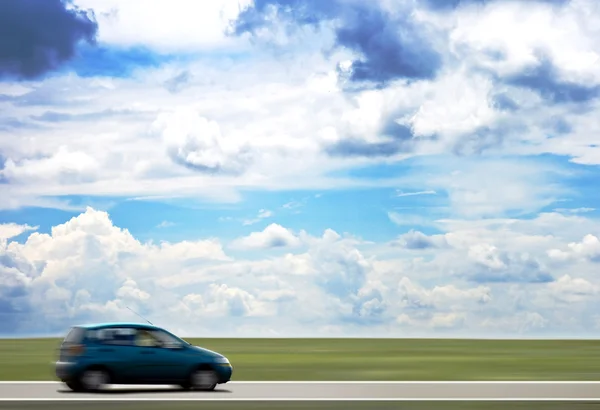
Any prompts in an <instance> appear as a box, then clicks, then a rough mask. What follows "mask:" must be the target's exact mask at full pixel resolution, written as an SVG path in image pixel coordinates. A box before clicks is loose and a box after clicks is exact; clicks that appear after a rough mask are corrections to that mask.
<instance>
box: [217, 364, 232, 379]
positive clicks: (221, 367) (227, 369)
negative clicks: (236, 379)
mask: <svg viewBox="0 0 600 410" xmlns="http://www.w3.org/2000/svg"><path fill="white" fill-rule="evenodd" d="M215 367H216V369H215V370H216V372H217V375H218V376H219V382H218V383H219V384H224V383H227V382H228V381H230V380H231V376H232V374H233V367H232V366H231V364H229V363H217V364H216V365H215Z"/></svg>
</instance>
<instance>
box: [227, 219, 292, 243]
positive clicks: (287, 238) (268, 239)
mask: <svg viewBox="0 0 600 410" xmlns="http://www.w3.org/2000/svg"><path fill="white" fill-rule="evenodd" d="M301 244H302V241H301V239H300V238H299V237H298V236H297V235H296V234H294V233H293V232H292V231H290V230H289V229H286V228H284V227H283V226H281V225H279V224H275V223H273V224H270V225H269V226H267V227H266V228H265V229H264V230H263V231H261V232H252V233H251V234H250V235H248V236H246V237H243V238H239V239H237V240H235V241H234V242H233V243H232V246H233V247H234V248H239V249H269V248H281V247H286V248H287V247H297V246H300V245H301Z"/></svg>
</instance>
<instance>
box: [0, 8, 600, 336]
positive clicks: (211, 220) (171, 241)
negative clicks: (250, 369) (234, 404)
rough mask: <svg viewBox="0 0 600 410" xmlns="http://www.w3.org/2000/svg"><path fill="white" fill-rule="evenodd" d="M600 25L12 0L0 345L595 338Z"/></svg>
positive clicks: (599, 277)
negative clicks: (109, 329)
mask: <svg viewBox="0 0 600 410" xmlns="http://www.w3.org/2000/svg"><path fill="white" fill-rule="evenodd" d="M599 35H600V3H599V2H598V1H596V0H571V1H568V0H553V1H552V0H522V1H518V0H463V1H460V0H449V1H446V0H373V1H369V2H365V1H363V0H328V1H322V0H211V1H210V2H209V1H202V2H200V1H195V0H187V1H186V0H152V1H148V0H128V1H126V2H123V1H118V0H72V1H61V0H2V1H0V38H1V39H2V40H0V335H2V336H11V337H12V336H22V335H45V334H48V335H49V334H62V333H64V332H65V331H66V330H67V329H68V328H69V327H70V326H72V325H75V324H80V323H90V322H107V321H140V320H142V319H140V318H139V317H137V316H136V315H134V314H133V313H132V312H131V311H130V310H129V309H131V310H133V311H134V312H136V313H138V314H140V315H141V316H142V317H145V318H147V319H148V320H150V321H152V322H153V323H155V324H157V325H160V326H164V327H166V328H168V329H169V330H171V331H174V332H176V333H177V334H180V335H183V336H206V337H213V336H223V337H300V336H308V337H345V336H365V337H498V338H550V337H551V338H556V337H558V338H574V337H575V338H587V337H598V336H600V299H599V298H598V294H599V290H600V274H599V272H600V269H599V268H600V240H599V237H600V213H599V211H598V207H599V206H600V193H599V191H598V189H597V188H594V187H597V186H598V181H599V177H600V169H599V165H600V43H598V41H597V38H598V37H599ZM128 308H129V309H128Z"/></svg>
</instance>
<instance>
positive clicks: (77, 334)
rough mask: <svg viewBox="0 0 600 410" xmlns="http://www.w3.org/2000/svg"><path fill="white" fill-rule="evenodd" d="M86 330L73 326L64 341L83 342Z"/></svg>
mask: <svg viewBox="0 0 600 410" xmlns="http://www.w3.org/2000/svg"><path fill="white" fill-rule="evenodd" d="M84 335H85V330H84V329H82V328H80V327H73V328H71V330H70V331H69V333H68V334H67V336H66V337H65V340H63V343H81V341H82V340H83V336H84Z"/></svg>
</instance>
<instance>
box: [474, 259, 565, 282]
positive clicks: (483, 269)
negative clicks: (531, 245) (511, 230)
mask: <svg viewBox="0 0 600 410" xmlns="http://www.w3.org/2000/svg"><path fill="white" fill-rule="evenodd" d="M498 259H499V260H500V262H502V266H501V267H490V266H488V265H485V264H482V263H475V264H474V265H473V268H472V270H471V271H470V272H469V273H467V274H465V276H466V277H467V279H469V280H471V281H473V282H477V283H549V282H553V281H554V277H553V276H552V275H551V274H549V273H548V272H546V271H545V270H544V269H543V268H542V267H541V266H540V264H539V263H538V262H537V261H535V260H533V259H531V258H529V257H526V256H521V257H518V256H517V255H511V254H508V253H506V252H502V253H501V254H500V255H498Z"/></svg>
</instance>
